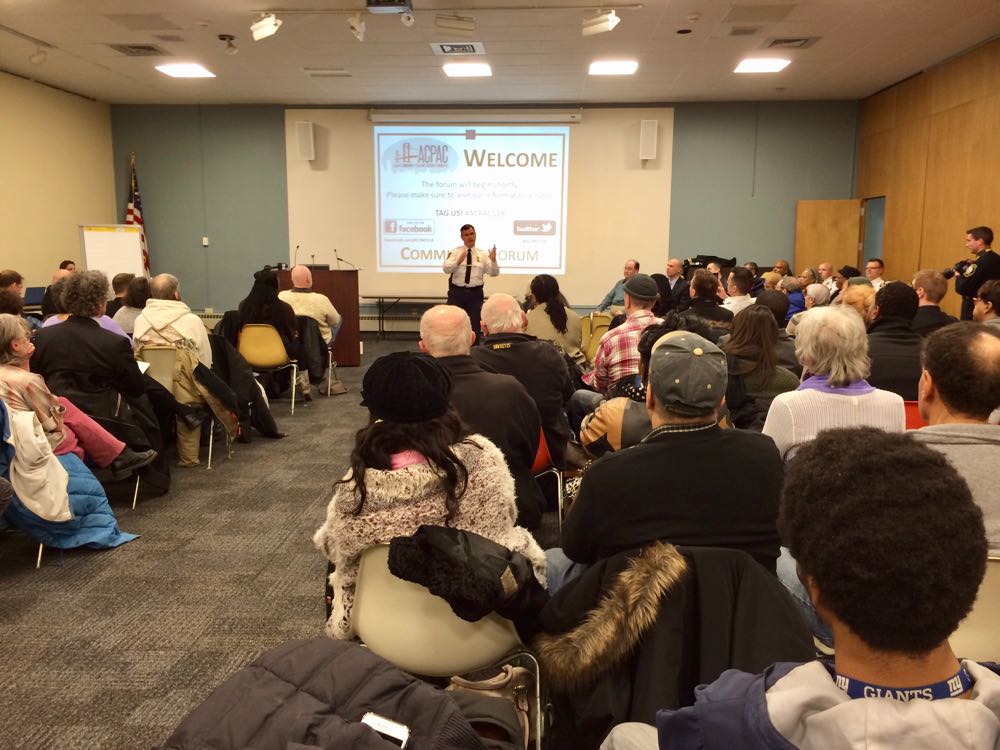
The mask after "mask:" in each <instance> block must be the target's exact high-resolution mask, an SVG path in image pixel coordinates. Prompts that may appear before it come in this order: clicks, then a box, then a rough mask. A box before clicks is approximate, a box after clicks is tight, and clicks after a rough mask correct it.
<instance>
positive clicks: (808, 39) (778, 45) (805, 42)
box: [764, 36, 819, 49]
mask: <svg viewBox="0 0 1000 750" xmlns="http://www.w3.org/2000/svg"><path fill="white" fill-rule="evenodd" d="M818 40H819V37H818V36H802V37H787V38H781V39H768V40H767V44H766V45H764V48H765V49H805V48H806V47H812V46H813V45H814V44H815V43H816V42H817V41H818Z"/></svg>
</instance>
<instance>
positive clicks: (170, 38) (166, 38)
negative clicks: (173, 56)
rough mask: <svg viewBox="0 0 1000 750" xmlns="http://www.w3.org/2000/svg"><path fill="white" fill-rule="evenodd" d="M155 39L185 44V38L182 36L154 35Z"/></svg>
mask: <svg viewBox="0 0 1000 750" xmlns="http://www.w3.org/2000/svg"><path fill="white" fill-rule="evenodd" d="M153 37H154V38H156V39H159V40H160V41H161V42H183V41H184V37H182V36H181V35H180V34H153Z"/></svg>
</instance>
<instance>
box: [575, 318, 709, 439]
mask: <svg viewBox="0 0 1000 750" xmlns="http://www.w3.org/2000/svg"><path fill="white" fill-rule="evenodd" d="M671 331H691V332H692V333H696V334H698V335H699V336H702V337H705V338H708V337H707V335H706V334H707V333H708V328H707V326H706V325H705V322H704V321H703V320H702V319H701V318H699V317H697V316H694V315H690V314H687V313H677V312H671V313H667V316H666V318H664V320H663V322H662V323H659V324H654V325H651V326H648V327H647V328H646V329H645V330H644V331H643V332H642V336H641V337H640V338H639V344H638V345H637V347H636V348H637V349H638V352H639V384H638V385H637V386H634V387H630V388H628V389H627V392H626V393H625V394H624V395H620V396H615V397H614V398H608V399H607V400H605V401H601V403H599V404H598V405H597V408H596V409H595V410H594V411H593V412H591V413H590V414H588V415H586V416H585V417H584V418H583V422H582V423H581V424H580V443H581V444H582V445H583V447H584V448H586V450H587V453H589V454H590V455H591V456H594V457H595V458H596V457H600V456H603V455H604V454H605V453H608V452H611V451H620V450H623V449H625V448H631V447H632V446H633V445H638V444H639V443H640V442H641V441H642V439H643V438H644V437H645V436H646V433H648V432H649V431H650V430H651V429H653V425H652V423H651V422H650V420H649V409H647V408H646V387H647V383H648V381H649V356H650V354H651V353H652V351H653V344H655V343H656V342H657V341H659V340H660V338H661V337H662V336H663V335H664V334H667V333H670V332H671Z"/></svg>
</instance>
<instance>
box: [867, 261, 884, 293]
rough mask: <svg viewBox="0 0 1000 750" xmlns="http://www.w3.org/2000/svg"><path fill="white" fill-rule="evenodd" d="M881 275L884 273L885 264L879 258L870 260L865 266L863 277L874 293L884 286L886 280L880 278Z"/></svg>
mask: <svg viewBox="0 0 1000 750" xmlns="http://www.w3.org/2000/svg"><path fill="white" fill-rule="evenodd" d="M883 273H885V263H883V262H882V259H881V258H872V259H871V260H870V261H868V262H867V263H866V264H865V276H866V277H867V278H868V282H869V283H870V284H871V285H872V288H873V289H874V290H875V291H876V292H878V291H879V290H880V289H881V288H882V287H883V286H885V284H886V280H885V279H883V278H882V274H883Z"/></svg>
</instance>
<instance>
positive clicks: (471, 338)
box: [469, 328, 476, 346]
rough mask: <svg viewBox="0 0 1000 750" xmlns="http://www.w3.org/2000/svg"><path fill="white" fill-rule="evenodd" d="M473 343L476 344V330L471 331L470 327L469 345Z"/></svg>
mask: <svg viewBox="0 0 1000 750" xmlns="http://www.w3.org/2000/svg"><path fill="white" fill-rule="evenodd" d="M475 345H476V332H475V331H473V330H472V329H471V328H470V329H469V346H475Z"/></svg>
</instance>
